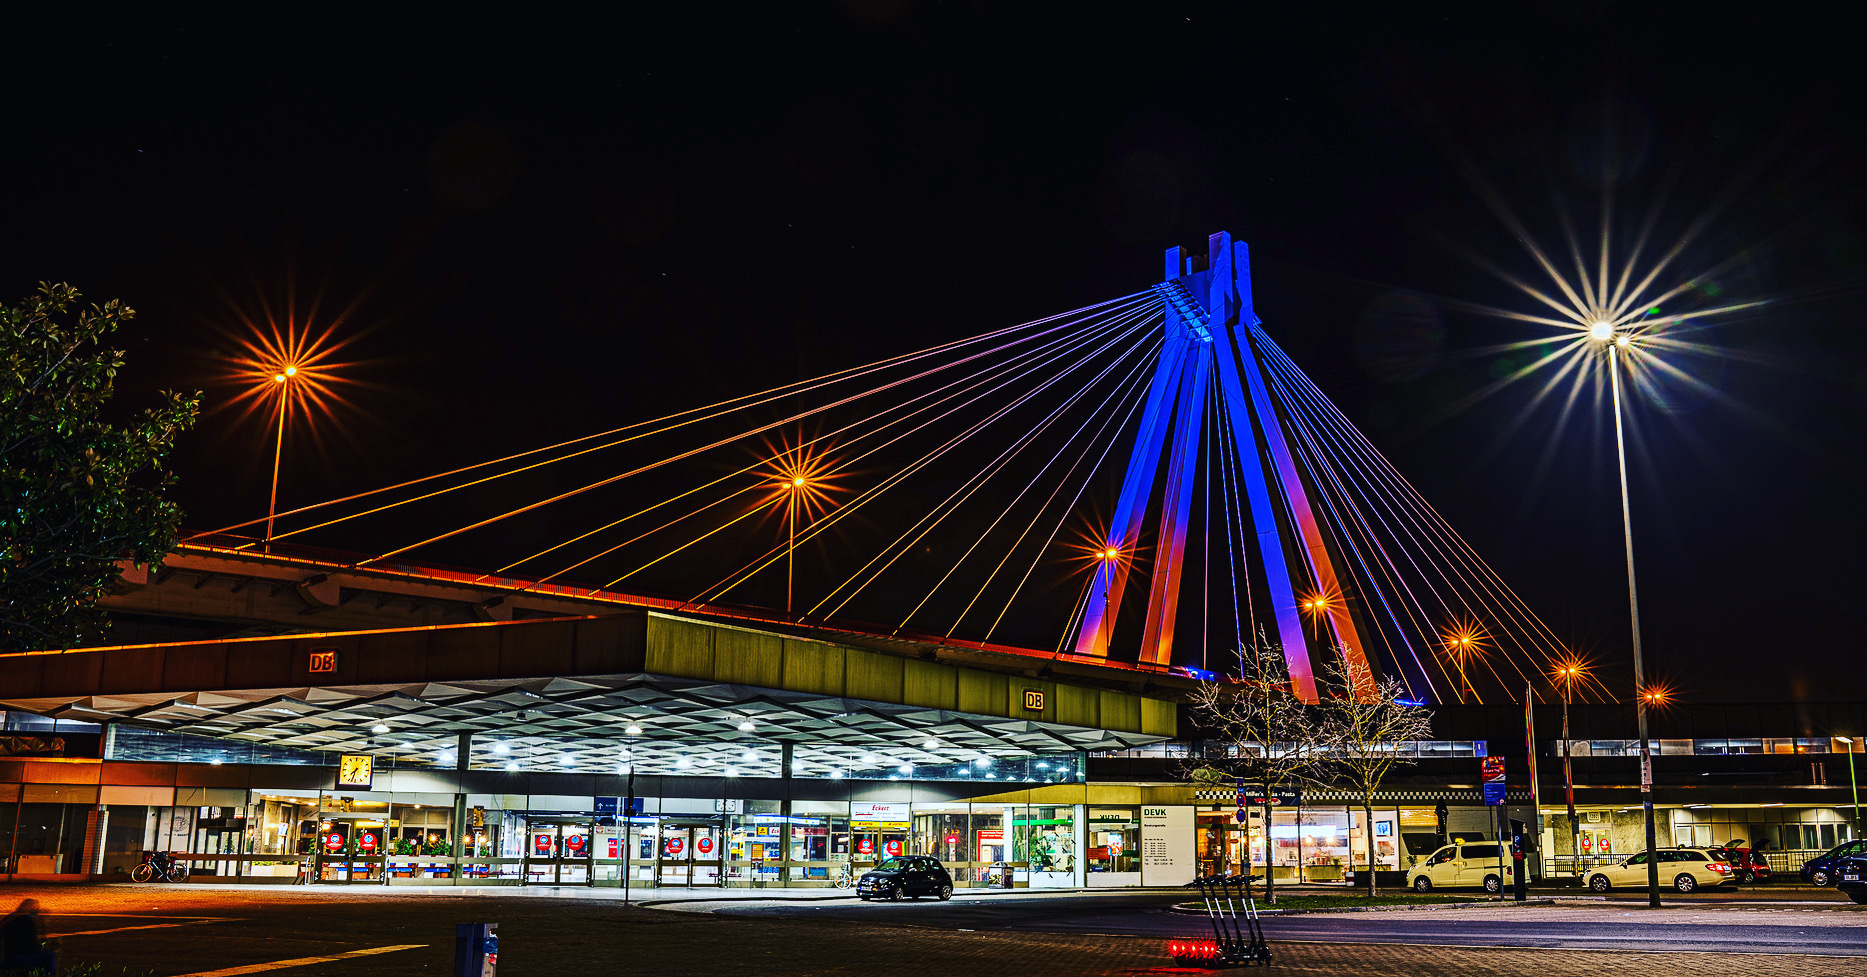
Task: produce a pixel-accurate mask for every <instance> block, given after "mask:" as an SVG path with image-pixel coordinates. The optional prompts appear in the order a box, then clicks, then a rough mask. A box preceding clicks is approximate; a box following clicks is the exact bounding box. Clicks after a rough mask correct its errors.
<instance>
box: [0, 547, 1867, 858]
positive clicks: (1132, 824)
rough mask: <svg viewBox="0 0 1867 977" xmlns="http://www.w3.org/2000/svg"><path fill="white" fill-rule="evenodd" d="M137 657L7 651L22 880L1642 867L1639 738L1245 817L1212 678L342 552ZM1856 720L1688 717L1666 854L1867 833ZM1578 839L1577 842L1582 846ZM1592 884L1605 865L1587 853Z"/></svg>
mask: <svg viewBox="0 0 1867 977" xmlns="http://www.w3.org/2000/svg"><path fill="white" fill-rule="evenodd" d="M108 606H109V607H110V609H111V611H112V613H113V616H115V617H116V619H117V629H116V635H115V640H117V641H119V642H121V643H118V644H112V645H110V646H107V647H97V648H80V649H73V650H70V651H65V652H45V653H33V654H26V655H14V656H4V657H0V710H3V711H4V715H5V719H4V730H3V731H0V879H20V880H29V879H33V880H36V879H53V878H56V879H84V878H102V879H111V878H122V877H124V876H125V875H126V874H127V872H128V871H129V869H130V868H132V867H134V866H135V865H136V864H138V863H139V862H140V861H141V860H142V858H143V854H144V853H145V852H148V851H171V852H179V853H182V854H183V855H184V856H185V857H186V858H187V859H188V861H189V863H190V864H191V866H192V867H193V870H194V872H195V873H196V874H197V875H207V876H213V877H216V878H220V879H224V880H229V881H232V880H238V881H242V882H251V883H255V884H266V883H273V884H278V883H290V882H298V881H308V882H314V883H317V884H332V885H339V884H341V885H359V884H362V885H368V884H375V885H577V886H619V885H622V884H623V883H624V881H625V880H627V882H628V884H630V885H631V886H642V887H652V886H738V885H746V886H798V887H806V886H825V885H834V884H836V882H837V880H838V879H839V878H841V877H843V876H844V875H845V874H850V873H859V872H861V871H862V870H864V868H865V867H866V866H869V865H873V864H875V863H876V862H878V861H879V860H881V859H885V858H887V857H890V856H894V855H907V854H921V855H934V856H936V857H938V858H940V859H941V861H942V862H943V863H945V864H946V865H947V866H948V867H949V869H950V870H951V871H952V872H953V875H954V878H955V881H956V884H958V885H960V886H987V885H991V886H1006V887H1013V888H1038V889H1041V888H1078V887H1098V886H1136V885H1148V886H1156V885H1179V884H1183V883H1184V882H1186V881H1187V880H1189V879H1190V878H1191V877H1192V876H1193V875H1194V874H1196V873H1206V872H1217V871H1240V870H1243V869H1244V868H1245V866H1246V865H1247V863H1249V864H1250V865H1251V866H1252V867H1253V870H1254V871H1260V872H1261V871H1263V870H1264V868H1263V867H1264V865H1265V864H1266V863H1267V862H1268V863H1269V865H1270V868H1271V871H1272V872H1273V873H1275V874H1276V875H1277V877H1279V878H1280V879H1285V880H1303V881H1316V882H1325V881H1341V880H1343V879H1345V878H1347V877H1348V876H1349V875H1350V874H1351V873H1353V872H1356V871H1361V870H1365V869H1366V867H1367V866H1366V855H1365V854H1364V853H1365V851H1366V845H1367V841H1368V839H1369V837H1370V834H1371V835H1372V840H1373V841H1374V842H1375V846H1374V847H1375V861H1376V864H1375V868H1376V869H1377V870H1381V871H1390V872H1398V871H1402V870H1404V869H1405V868H1407V867H1408V866H1409V865H1410V864H1411V862H1412V860H1414V859H1417V858H1419V857H1421V856H1423V855H1425V854H1430V853H1431V852H1432V851H1433V850H1435V849H1436V848H1437V847H1438V846H1439V845H1441V844H1444V843H1445V842H1446V841H1448V840H1451V839H1454V838H1463V839H1465V840H1481V839H1489V838H1495V837H1496V834H1495V831H1496V828H1495V825H1496V824H1497V823H1498V822H1497V821H1496V820H1495V819H1494V817H1493V814H1494V812H1493V811H1492V810H1491V809H1488V808H1486V807H1485V806H1484V805H1483V803H1482V796H1481V794H1482V792H1481V790H1480V787H1479V783H1478V779H1479V765H1480V763H1481V762H1482V761H1481V760H1480V758H1481V757H1485V756H1504V757H1505V758H1506V764H1507V768H1508V769H1509V771H1510V785H1509V790H1508V797H1507V804H1506V812H1507V813H1508V816H1509V817H1512V818H1518V819H1520V820H1524V821H1526V823H1536V822H1537V813H1538V812H1539V811H1540V812H1541V814H1542V821H1541V823H1542V826H1543V831H1542V833H1541V835H1540V838H1539V841H1540V845H1539V848H1540V850H1539V852H1538V854H1539V859H1538V865H1539V869H1540V870H1541V871H1544V872H1553V873H1556V874H1562V873H1563V872H1565V871H1566V870H1567V868H1566V867H1565V864H1564V862H1565V859H1573V858H1575V857H1577V856H1579V857H1581V858H1582V859H1584V860H1598V859H1604V858H1607V859H1617V858H1619V857H1622V856H1623V855H1624V854H1625V853H1627V852H1632V851H1637V850H1638V849H1639V848H1640V847H1642V846H1643V844H1644V841H1643V839H1642V837H1641V833H1640V828H1639V823H1640V808H1639V794H1638V788H1637V786H1634V785H1636V784H1637V766H1636V764H1637V762H1638V761H1637V759H1636V756H1637V754H1636V752H1635V751H1634V750H1633V749H1632V746H1631V741H1632V731H1631V725H1632V716H1631V714H1627V715H1623V714H1624V713H1629V712H1630V711H1629V710H1627V709H1626V708H1625V707H1620V706H1603V705H1589V706H1581V705H1578V706H1576V707H1574V708H1573V709H1572V714H1571V728H1572V731H1573V734H1574V739H1573V740H1572V741H1571V742H1570V744H1569V752H1570V753H1571V754H1572V757H1573V759H1572V765H1573V769H1574V773H1575V775H1574V782H1575V784H1576V790H1575V795H1576V809H1577V820H1576V822H1575V824H1574V826H1573V827H1574V830H1571V824H1570V822H1569V821H1568V820H1567V813H1566V806H1565V803H1564V800H1565V799H1564V783H1565V781H1564V777H1563V761H1562V744H1561V742H1560V740H1559V739H1558V737H1559V736H1560V730H1561V725H1560V706H1559V705H1558V706H1547V705H1540V706H1538V708H1537V709H1536V717H1535V722H1536V728H1535V740H1534V742H1535V747H1534V750H1535V753H1536V757H1535V774H1536V780H1535V785H1536V792H1535V793H1534V794H1533V793H1532V789H1531V787H1532V782H1531V779H1530V767H1531V762H1530V761H1531V748H1530V747H1529V746H1528V745H1527V744H1528V743H1530V742H1531V740H1530V739H1529V738H1528V737H1527V733H1526V729H1525V722H1524V712H1523V710H1522V708H1521V707H1520V706H1500V707H1482V706H1469V707H1461V706H1447V707H1435V717H1434V728H1435V733H1434V735H1435V737H1436V738H1435V739H1433V740H1429V741H1422V742H1419V743H1413V744H1408V745H1406V746H1405V747H1403V749H1404V750H1405V751H1408V752H1410V753H1412V754H1413V755H1414V756H1415V757H1416V759H1417V762H1416V763H1414V764H1413V765H1411V766H1410V767H1407V768H1404V769H1403V770H1402V771H1401V772H1400V773H1399V774H1397V775H1396V776H1395V777H1394V778H1393V780H1392V782H1391V783H1390V785H1389V786H1388V787H1387V788H1385V789H1384V790H1383V792H1382V793H1381V794H1380V795H1378V796H1377V797H1376V798H1374V805H1373V813H1372V817H1369V816H1367V815H1364V813H1363V811H1362V804H1361V799H1360V798H1359V797H1353V796H1350V795H1348V794H1346V793H1343V792H1339V791H1316V790H1312V791H1308V792H1306V793H1305V794H1304V795H1303V796H1302V797H1301V798H1300V799H1299V801H1298V802H1297V803H1295V804H1292V805H1288V806H1283V807H1278V808H1275V809H1272V810H1271V811H1270V812H1269V814H1268V817H1267V816H1266V814H1265V812H1264V811H1263V810H1261V809H1260V810H1252V811H1249V812H1246V816H1245V817H1244V818H1243V819H1242V820H1241V819H1240V817H1239V812H1238V809H1237V803H1236V795H1235V793H1234V791H1232V790H1230V789H1226V788H1224V787H1221V786H1217V785H1195V784H1194V783H1192V782H1191V781H1190V780H1189V774H1190V773H1191V772H1192V771H1193V770H1194V769H1195V768H1197V767H1200V766H1202V765H1205V764H1208V763H1214V762H1222V759H1223V755H1224V753H1225V752H1226V751H1227V750H1229V749H1232V748H1233V746H1232V745H1231V744H1226V743H1222V742H1218V741H1215V740H1211V739H1208V738H1206V736H1205V733H1204V731H1202V730H1201V729H1200V728H1199V726H1198V723H1197V717H1196V716H1193V715H1190V714H1189V712H1188V710H1187V709H1186V707H1185V705H1184V699H1185V696H1186V694H1187V693H1188V692H1190V691H1191V690H1192V689H1193V688H1194V686H1195V684H1196V681H1197V678H1196V677H1195V676H1193V675H1189V674H1187V673H1186V672H1185V671H1184V670H1168V669H1154V668H1146V667H1137V666H1133V665H1122V664H1119V663H1108V662H1102V661H1093V660H1079V659H1075V658H1073V657H1071V656H1068V655H1058V654H1050V653H1046V652H1039V651H1033V650H1028V649H1017V648H1008V647H1001V646H989V645H981V644H975V643H965V642H953V641H947V640H943V639H938V638H935V637H932V636H914V635H905V636H904V635H894V636H879V635H875V634H870V633H864V632H861V631H857V630H849V629H839V628H831V627H826V626H823V625H821V624H807V623H804V622H797V621H787V620H782V619H779V618H774V617H772V616H771V615H769V613H767V612H757V611H751V610H747V609H735V608H721V607H693V606H688V605H678V604H675V603H673V602H669V601H658V600H655V599H652V598H642V597H636V596H631V595H612V594H592V593H590V592H587V591H577V590H572V589H568V588H563V589H552V588H540V587H536V586H533V585H531V584H529V583H528V582H525V581H505V580H500V579H498V578H488V577H486V576H483V575H474V574H471V573H462V572H458V571H449V570H445V569H441V568H433V567H419V566H392V567H377V568H372V569H368V570H357V569H354V568H347V567H346V565H345V563H344V561H343V559H342V558H341V557H332V556H328V555H322V554H315V553H302V552H301V553H294V554H286V553H276V552H275V553H272V554H263V555H262V554H254V553H252V552H250V551H235V550H224V549H216V548H213V547H206V546H189V547H184V548H183V549H182V550H181V551H180V552H179V553H178V554H176V556H175V557H173V558H172V559H171V560H170V561H169V563H168V566H167V568H165V569H164V570H163V571H161V572H160V573H156V574H150V573H147V572H143V571H139V570H138V568H133V567H131V568H126V573H125V577H124V581H123V583H122V585H121V586H120V587H119V588H118V590H117V593H115V594H114V595H113V596H112V597H111V598H110V600H109V601H108ZM1864 722H1867V708H1864V707H1863V706H1862V705H1861V704H1837V705H1820V706H1809V705H1791V704H1784V705H1769V704H1755V703H1745V704H1736V705H1729V706H1714V705H1695V706H1690V707H1678V708H1676V709H1672V710H1665V711H1662V712H1660V713H1657V714H1656V715H1655V718H1654V723H1655V727H1656V734H1655V735H1656V737H1657V742H1656V747H1655V750H1656V754H1657V756H1656V757H1655V768H1656V779H1657V782H1658V784H1659V787H1658V793H1657V795H1656V796H1657V798H1658V799H1659V800H1660V802H1661V808H1662V812H1661V814H1662V831H1661V843H1662V844H1713V843H1718V844H1722V843H1726V842H1729V841H1732V840H1734V839H1738V838H1742V839H1746V840H1748V841H1750V842H1751V843H1752V844H1755V843H1757V842H1764V843H1765V844H1766V846H1767V848H1770V849H1776V850H1778V851H1779V852H1781V853H1782V855H1781V858H1782V859H1784V860H1786V861H1785V866H1784V867H1788V868H1792V869H1793V868H1794V867H1795V866H1799V864H1800V862H1799V861H1795V863H1794V865H1789V864H1788V861H1793V860H1794V859H1795V858H1796V853H1797V852H1804V851H1808V850H1821V849H1826V848H1828V847H1832V846H1833V845H1834V844H1838V843H1842V842H1845V841H1848V840H1850V839H1853V838H1855V837H1856V836H1857V827H1856V825H1857V821H1856V814H1855V810H1854V808H1853V807H1852V806H1851V799H1852V796H1853V795H1852V793H1851V789H1850V788H1851V783H1850V780H1849V777H1850V771H1851V770H1852V769H1853V768H1852V766H1851V765H1850V762H1849V761H1850V760H1852V759H1853V758H1852V757H1851V756H1848V755H1844V754H1848V753H1849V752H1851V751H1852V752H1858V751H1859V750H1860V749H1861V748H1862V746H1861V736H1860V735H1859V734H1860V732H1861V731H1862V729H1863V723H1864ZM1577 840H1579V841H1580V842H1581V844H1580V846H1579V850H1578V846H1577V844H1576V841H1577ZM1569 867H1572V862H1571V863H1570V866H1569Z"/></svg>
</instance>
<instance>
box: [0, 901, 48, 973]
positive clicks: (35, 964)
mask: <svg viewBox="0 0 1867 977" xmlns="http://www.w3.org/2000/svg"><path fill="white" fill-rule="evenodd" d="M35 970H38V971H43V972H44V973H47V974H56V973H58V947H57V943H56V941H53V940H48V939H46V936H45V916H44V915H42V914H41V913H40V912H39V900H37V899H27V900H25V901H24V902H21V903H20V904H19V908H18V909H15V910H13V911H12V912H11V913H8V914H7V917H6V919H4V920H0V974H8V975H11V974H29V973H32V972H33V971H35Z"/></svg>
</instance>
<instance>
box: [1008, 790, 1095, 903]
mask: <svg viewBox="0 0 1867 977" xmlns="http://www.w3.org/2000/svg"><path fill="white" fill-rule="evenodd" d="M1022 811H1023V812H1024V813H1025V817H1024V819H1023V820H1024V824H1023V825H1021V827H1025V828H1026V829H1027V830H1028V834H1024V836H1023V840H1024V842H1025V844H1026V845H1027V846H1028V853H1027V854H1026V855H1025V857H1023V858H1020V859H1019V861H1028V862H1030V864H1031V887H1032V888H1046V887H1049V888H1061V887H1068V886H1072V885H1076V884H1077V881H1076V877H1077V874H1078V868H1079V866H1080V863H1081V859H1082V847H1081V838H1080V835H1079V834H1078V825H1077V821H1078V819H1079V818H1080V813H1079V812H1080V808H1077V807H1075V806H1072V805H1057V806H1044V805H1033V806H1031V807H1027V808H1023V809H1022Z"/></svg>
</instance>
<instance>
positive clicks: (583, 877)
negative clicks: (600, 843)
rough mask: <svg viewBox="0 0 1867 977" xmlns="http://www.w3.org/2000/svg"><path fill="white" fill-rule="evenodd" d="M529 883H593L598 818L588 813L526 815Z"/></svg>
mask: <svg viewBox="0 0 1867 977" xmlns="http://www.w3.org/2000/svg"><path fill="white" fill-rule="evenodd" d="M525 823H526V830H525V865H524V873H523V876H522V877H523V878H524V880H525V884H526V885H594V884H596V883H595V879H596V873H595V872H594V871H592V869H593V868H594V867H595V865H594V860H595V858H596V840H595V839H596V821H595V819H594V818H592V817H590V816H589V815H577V814H570V815H549V814H533V815H530V816H529V817H527V818H526V819H525Z"/></svg>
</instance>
